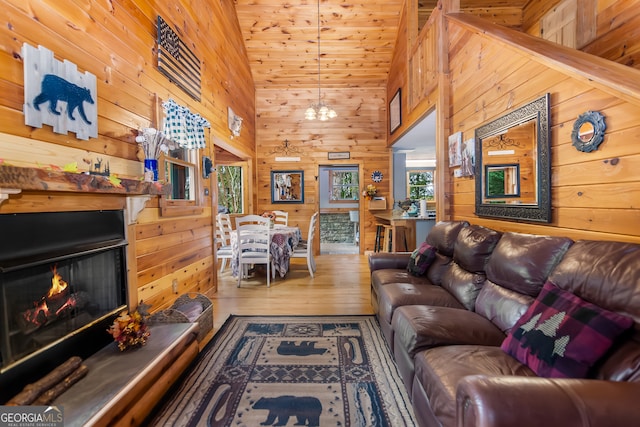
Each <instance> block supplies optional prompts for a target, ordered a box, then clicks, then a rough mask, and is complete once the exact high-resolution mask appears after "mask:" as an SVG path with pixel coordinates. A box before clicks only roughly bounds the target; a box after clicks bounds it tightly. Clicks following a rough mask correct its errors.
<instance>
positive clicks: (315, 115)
mask: <svg viewBox="0 0 640 427" xmlns="http://www.w3.org/2000/svg"><path fill="white" fill-rule="evenodd" d="M335 117H338V114H337V113H336V112H335V110H334V109H333V108H331V107H329V106H328V105H326V104H325V103H324V102H323V101H322V99H321V95H320V0H318V103H317V104H311V105H310V106H309V108H307V111H305V113H304V118H305V119H307V120H315V119H318V120H321V121H326V120H329V119H333V118H335Z"/></svg>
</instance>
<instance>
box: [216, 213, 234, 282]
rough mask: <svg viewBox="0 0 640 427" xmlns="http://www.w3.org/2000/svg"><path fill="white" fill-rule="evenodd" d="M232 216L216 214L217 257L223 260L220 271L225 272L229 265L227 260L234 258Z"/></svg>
mask: <svg viewBox="0 0 640 427" xmlns="http://www.w3.org/2000/svg"><path fill="white" fill-rule="evenodd" d="M231 233H233V228H232V227H231V217H230V216H229V214H225V213H219V214H218V215H216V242H217V244H218V246H217V248H216V256H217V259H219V260H222V262H221V263H220V273H223V272H224V269H225V267H226V266H227V260H230V259H231V258H233V249H232V247H231Z"/></svg>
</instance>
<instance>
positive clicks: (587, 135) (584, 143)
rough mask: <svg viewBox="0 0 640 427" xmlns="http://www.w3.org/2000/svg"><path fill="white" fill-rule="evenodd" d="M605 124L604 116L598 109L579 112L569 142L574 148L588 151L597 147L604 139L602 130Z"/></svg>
mask: <svg viewBox="0 0 640 427" xmlns="http://www.w3.org/2000/svg"><path fill="white" fill-rule="evenodd" d="M606 128H607V126H606V125H605V123H604V116H603V115H602V114H601V113H599V112H598V111H587V112H586V113H584V114H580V116H578V119H577V120H576V121H575V123H574V124H573V131H572V132H571V143H572V144H573V146H574V147H576V150H578V151H582V152H584V153H590V152H592V151H595V150H597V149H598V146H600V144H601V143H602V141H603V140H604V131H605V129H606Z"/></svg>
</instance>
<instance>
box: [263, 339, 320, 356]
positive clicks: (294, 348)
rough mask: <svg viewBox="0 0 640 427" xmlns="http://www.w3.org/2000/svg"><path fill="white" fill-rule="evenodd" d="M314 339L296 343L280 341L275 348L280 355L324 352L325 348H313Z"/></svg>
mask: <svg viewBox="0 0 640 427" xmlns="http://www.w3.org/2000/svg"><path fill="white" fill-rule="evenodd" d="M315 346H316V341H302V342H301V343H300V344H296V342H295V341H280V345H279V346H278V349H277V350H276V351H277V352H278V354H280V355H282V356H310V355H312V354H324V353H325V352H326V351H327V349H326V348H315Z"/></svg>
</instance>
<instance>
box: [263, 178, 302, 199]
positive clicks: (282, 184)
mask: <svg viewBox="0 0 640 427" xmlns="http://www.w3.org/2000/svg"><path fill="white" fill-rule="evenodd" d="M271 203H304V171H301V170H300V171H271Z"/></svg>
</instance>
